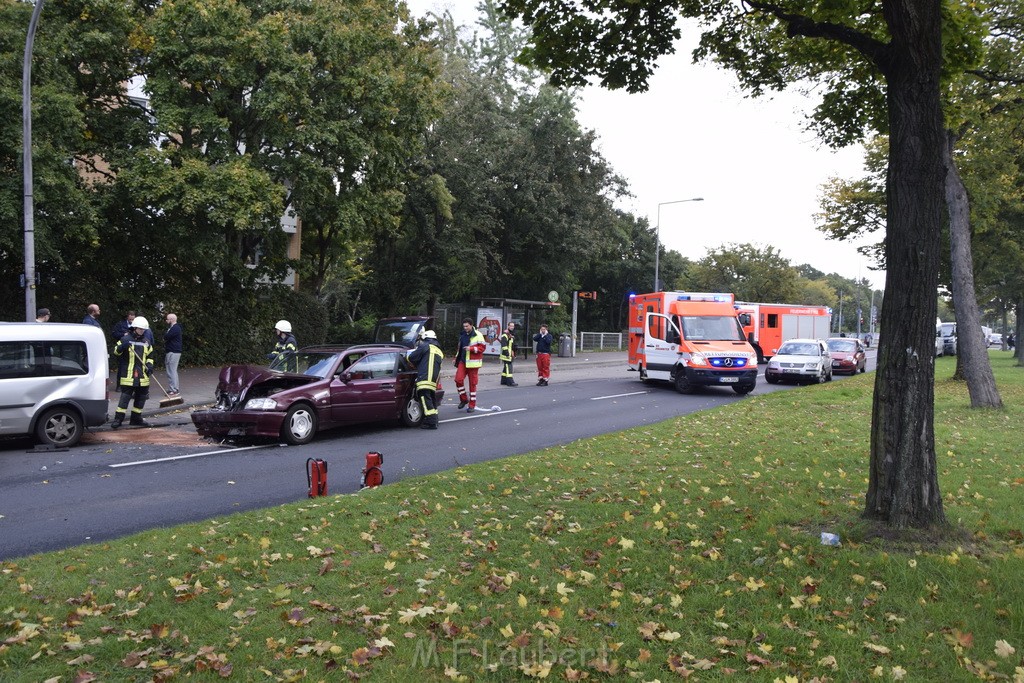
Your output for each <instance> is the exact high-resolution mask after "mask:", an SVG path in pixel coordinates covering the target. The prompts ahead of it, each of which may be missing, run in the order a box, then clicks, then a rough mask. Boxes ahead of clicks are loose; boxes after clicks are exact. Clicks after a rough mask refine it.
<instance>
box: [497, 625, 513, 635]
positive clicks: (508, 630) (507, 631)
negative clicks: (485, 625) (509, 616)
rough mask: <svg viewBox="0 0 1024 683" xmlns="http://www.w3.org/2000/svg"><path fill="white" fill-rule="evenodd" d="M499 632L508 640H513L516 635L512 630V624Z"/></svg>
mask: <svg viewBox="0 0 1024 683" xmlns="http://www.w3.org/2000/svg"><path fill="white" fill-rule="evenodd" d="M498 632H499V633H500V634H501V635H503V636H505V637H506V638H511V637H512V636H513V635H515V631H513V630H512V624H507V625H505V626H504V627H503V628H499V629H498Z"/></svg>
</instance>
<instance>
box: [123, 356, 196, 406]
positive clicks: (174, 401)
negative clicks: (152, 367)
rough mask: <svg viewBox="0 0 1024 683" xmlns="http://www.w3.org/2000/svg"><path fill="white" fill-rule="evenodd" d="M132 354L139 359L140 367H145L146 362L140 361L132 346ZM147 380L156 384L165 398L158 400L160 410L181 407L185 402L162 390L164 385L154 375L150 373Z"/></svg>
mask: <svg viewBox="0 0 1024 683" xmlns="http://www.w3.org/2000/svg"><path fill="white" fill-rule="evenodd" d="M132 353H133V354H135V357H136V358H138V359H139V362H140V363H142V367H146V362H145V361H143V360H142V357H141V356H139V352H138V351H136V350H135V346H134V345H133V346H132ZM149 378H150V379H151V380H153V381H154V382H156V385H157V386H158V387H160V391H162V392H164V396H166V398H162V399H160V407H161V408H170V407H171V406H177V405H181V404H182V403H184V402H185V399H183V398H182V397H181V396H171V395H170V394H168V393H167V390H166V389H164V385H163V384H160V380H158V379H157V378H156V375H154V374H153V373H150V375H149Z"/></svg>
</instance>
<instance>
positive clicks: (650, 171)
mask: <svg viewBox="0 0 1024 683" xmlns="http://www.w3.org/2000/svg"><path fill="white" fill-rule="evenodd" d="M408 4H409V6H410V8H411V10H412V11H413V13H414V14H424V13H426V12H427V11H439V10H440V9H443V8H448V9H449V10H450V11H451V12H452V16H453V17H454V18H455V20H456V22H458V23H462V24H467V25H468V24H472V23H474V22H475V19H476V9H475V7H476V0H409V3H408ZM686 33H690V32H688V31H686ZM695 36H696V34H695V33H691V35H690V36H689V40H687V38H686V37H684V39H683V41H681V42H680V44H679V46H678V48H677V50H678V51H677V53H676V54H675V55H671V56H668V57H665V58H663V59H662V60H661V61H660V62H659V65H658V69H657V71H656V72H655V75H654V77H653V79H652V80H651V84H650V85H651V87H650V90H649V91H648V92H646V93H642V94H637V95H631V94H629V93H626V92H625V91H607V90H603V89H601V88H597V87H591V88H586V89H584V90H583V91H582V98H581V101H580V104H579V119H580V123H581V124H582V125H583V126H584V127H586V128H589V129H592V130H594V131H596V132H597V134H598V136H599V147H598V148H599V151H600V152H601V154H602V155H603V156H604V157H605V159H607V160H608V161H609V163H610V164H611V165H612V167H613V168H614V169H615V172H616V173H618V174H619V175H620V176H622V177H623V178H625V179H626V181H627V182H628V184H629V187H630V189H631V191H632V193H633V195H635V196H634V197H633V198H632V199H631V200H629V201H627V202H626V203H624V204H623V205H622V206H621V208H623V209H625V210H627V211H630V212H631V213H633V214H635V215H637V216H646V217H647V218H648V220H649V221H650V224H651V225H657V224H658V205H659V204H662V206H661V229H660V236H661V240H662V242H663V243H664V244H665V245H666V247H667V248H669V249H675V250H676V251H678V252H680V253H681V254H682V255H683V256H686V257H688V258H691V259H699V258H701V257H703V256H704V255H705V254H706V253H707V251H708V250H709V249H714V248H717V247H719V246H721V245H723V244H729V243H746V242H749V243H752V244H756V245H758V246H761V247H763V246H766V245H771V246H773V247H775V248H776V249H777V250H778V251H779V252H780V253H781V254H782V256H783V257H784V258H787V259H789V261H790V262H791V263H792V264H793V265H800V264H802V263H809V264H810V265H812V266H814V267H815V268H817V269H819V270H821V271H824V272H826V273H832V272H835V273H839V274H840V275H843V276H845V277H849V278H857V277H865V278H868V279H869V280H870V281H871V282H872V283H873V285H874V286H875V287H876V288H878V289H881V288H882V287H883V286H884V282H885V276H884V273H880V272H876V271H872V270H869V268H868V265H869V262H868V260H867V259H865V258H863V257H862V256H861V255H860V254H858V253H857V251H856V245H854V244H848V243H839V242H834V241H830V240H826V239H825V238H824V236H822V234H821V233H819V232H818V231H817V230H815V227H814V226H815V220H814V214H815V213H816V212H818V211H819V210H820V206H819V197H820V194H821V189H820V186H821V185H822V184H823V183H825V182H826V181H827V180H828V179H829V178H830V177H833V176H838V177H843V178H851V177H856V176H859V175H861V173H862V150H861V149H860V148H859V147H858V148H854V149H845V150H841V151H839V152H835V151H832V150H830V149H828V148H826V147H825V146H824V145H822V144H821V143H820V142H819V141H818V140H817V139H816V137H815V136H814V135H813V134H812V133H809V132H806V131H804V130H803V122H804V119H805V117H806V115H807V114H808V113H810V111H811V109H812V108H813V106H814V102H813V100H810V99H808V98H805V97H803V96H802V95H800V94H799V93H795V92H788V93H782V94H774V95H773V96H772V97H770V98H769V97H762V98H760V99H751V98H746V97H744V96H743V94H742V93H741V91H740V90H739V86H738V84H737V82H736V78H735V77H734V76H733V75H732V74H731V73H729V72H727V71H724V70H721V69H719V68H717V67H715V66H711V65H698V66H695V65H693V64H691V63H690V61H691V60H690V52H691V50H692V49H693V45H694V43H695V39H696V38H695ZM694 197H702V198H703V199H704V201H701V202H687V203H680V204H672V205H665V204H664V203H665V202H673V201H677V200H681V199H690V198H694ZM653 280H654V273H653V272H652V273H651V281H652V285H653Z"/></svg>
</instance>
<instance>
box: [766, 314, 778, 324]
mask: <svg viewBox="0 0 1024 683" xmlns="http://www.w3.org/2000/svg"><path fill="white" fill-rule="evenodd" d="M778 326H779V314H778V313H769V314H768V327H778Z"/></svg>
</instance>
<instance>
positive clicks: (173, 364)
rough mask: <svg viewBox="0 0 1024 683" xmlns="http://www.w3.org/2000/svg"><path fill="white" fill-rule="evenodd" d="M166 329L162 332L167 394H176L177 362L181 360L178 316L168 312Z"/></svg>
mask: <svg viewBox="0 0 1024 683" xmlns="http://www.w3.org/2000/svg"><path fill="white" fill-rule="evenodd" d="M165 320H166V321H167V331H166V332H164V365H165V366H166V367H167V394H168V396H177V395H178V394H179V393H180V392H179V391H178V363H179V362H180V361H181V333H182V330H181V325H179V324H178V316H177V315H176V314H174V313H168V314H167V318H165Z"/></svg>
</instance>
